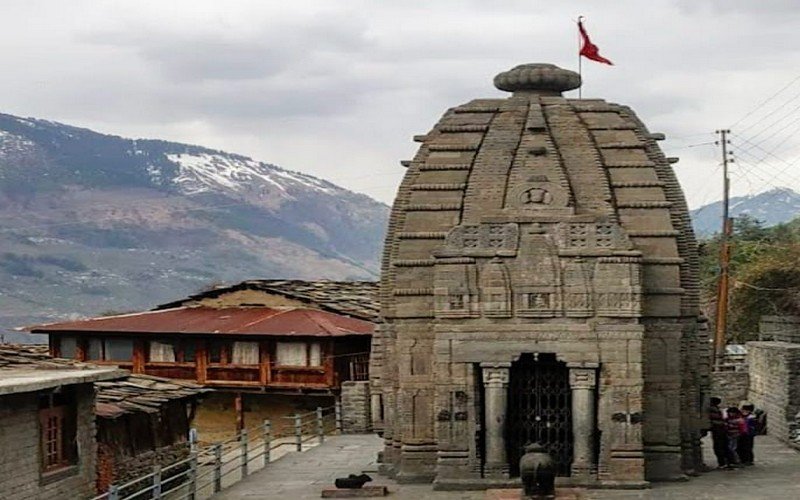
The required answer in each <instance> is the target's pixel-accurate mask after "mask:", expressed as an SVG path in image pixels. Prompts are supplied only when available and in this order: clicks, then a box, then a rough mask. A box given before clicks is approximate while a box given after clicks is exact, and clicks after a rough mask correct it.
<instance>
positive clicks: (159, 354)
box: [147, 339, 196, 363]
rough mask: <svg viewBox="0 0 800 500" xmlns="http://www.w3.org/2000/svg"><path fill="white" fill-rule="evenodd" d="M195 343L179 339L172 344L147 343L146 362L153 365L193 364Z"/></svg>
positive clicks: (153, 341)
mask: <svg viewBox="0 0 800 500" xmlns="http://www.w3.org/2000/svg"><path fill="white" fill-rule="evenodd" d="M195 353H196V348H195V341H194V340H191V339H181V340H177V341H174V342H159V341H155V340H151V341H150V342H148V349H147V356H148V358H147V359H148V361H152V362H154V363H194V361H195Z"/></svg>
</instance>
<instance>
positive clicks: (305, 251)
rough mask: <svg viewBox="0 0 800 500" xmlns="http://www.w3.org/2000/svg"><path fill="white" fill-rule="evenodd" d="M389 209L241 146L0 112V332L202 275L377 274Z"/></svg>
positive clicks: (142, 303)
mask: <svg viewBox="0 0 800 500" xmlns="http://www.w3.org/2000/svg"><path fill="white" fill-rule="evenodd" d="M387 218H388V207H387V206H386V205H384V204H382V203H379V202H377V201H374V200H372V199H370V198H369V197H367V196H365V195H362V194H357V193H354V192H351V191H348V190H346V189H343V188H341V187H339V186H336V185H335V184H332V183H330V182H327V181H324V180H322V179H318V178H316V177H313V176H310V175H306V174H302V173H299V172H293V171H290V170H286V169H283V168H280V167H278V166H276V165H272V164H269V163H264V162H260V161H257V160H254V159H252V158H248V157H245V156H242V155H237V154H232V153H226V152H224V151H216V150H212V149H208V148H204V147H201V146H193V145H188V144H179V143H174V142H166V141H160V140H147V139H135V140H134V139H126V138H122V137H117V136H111V135H104V134H100V133H97V132H93V131H91V130H88V129H83V128H77V127H72V126H69V125H64V124H60V123H55V122H50V121H46V120H39V119H33V118H20V117H16V116H12V115H5V114H0V304H1V305H2V307H0V332H1V331H2V327H3V326H5V327H6V328H7V327H9V326H15V325H18V324H25V323H30V322H31V321H41V320H49V319H55V318H62V317H67V316H68V315H70V314H83V315H86V314H97V313H99V312H102V311H106V310H116V311H120V310H133V309H140V308H143V307H148V306H152V305H154V304H157V303H159V302H165V301H170V300H174V299H177V298H180V297H181V296H182V295H184V294H187V293H191V292H195V291H197V290H198V289H200V288H202V287H204V286H207V285H209V284H210V283H212V282H220V281H223V282H231V281H236V280H241V279H248V278H267V277H287V278H288V277H296V278H308V279H312V278H313V279H319V278H331V279H336V278H339V279H347V278H370V277H372V278H374V277H376V276H377V272H378V260H379V253H380V248H381V246H382V243H383V242H382V239H383V234H384V231H385V225H386V221H387Z"/></svg>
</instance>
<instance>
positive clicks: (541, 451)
mask: <svg viewBox="0 0 800 500" xmlns="http://www.w3.org/2000/svg"><path fill="white" fill-rule="evenodd" d="M519 475H520V479H522V497H521V498H522V499H525V500H527V499H531V500H539V499H544V498H555V482H556V463H555V461H554V460H553V457H551V456H550V454H549V453H547V450H545V448H544V446H542V445H541V444H540V443H533V444H528V445H526V446H525V454H524V455H522V457H521V458H520V459H519Z"/></svg>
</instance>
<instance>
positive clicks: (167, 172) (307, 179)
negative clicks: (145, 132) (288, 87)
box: [0, 114, 800, 340]
mask: <svg viewBox="0 0 800 500" xmlns="http://www.w3.org/2000/svg"><path fill="white" fill-rule="evenodd" d="M721 208H722V205H721V203H720V202H715V203H711V204H709V205H706V206H703V207H700V208H698V209H696V210H693V211H692V213H691V215H692V220H693V223H694V226H695V230H696V232H697V233H698V235H699V236H700V237H707V236H710V235H711V234H713V233H714V232H717V231H718V228H719V225H720V221H719V219H720V217H721ZM388 214H389V207H387V206H386V205H385V204H383V203H379V202H377V201H375V200H373V199H371V198H369V197H367V196H365V195H363V194H357V193H354V192H352V191H348V190H347V189H343V188H341V187H339V186H336V185H334V184H332V183H330V182H327V181H325V180H322V179H319V178H316V177H313V176H310V175H306V174H302V173H299V172H294V171H291V170H286V169H284V168H281V167H279V166H276V165H272V164H269V163H264V162H261V161H257V160H254V159H252V158H248V157H246V156H242V155H238V154H233V153H227V152H224V151H217V150H213V149H209V148H204V147H201V146H193V145H189V144H180V143H176V142H168V141H162V140H150V139H126V138H122V137H117V136H113V135H106V134H101V133H97V132H94V131H91V130H88V129H85V128H78V127H73V126H69V125H64V124H61V123H56V122H52V121H47V120H41V119H35V118H21V117H17V116H12V115H7V114H0V335H1V336H3V338H4V339H5V340H19V339H23V340H29V337H26V336H24V335H23V334H19V333H14V332H13V331H12V328H14V327H17V326H20V325H30V324H34V323H40V322H46V321H56V320H61V319H71V318H75V317H79V316H87V315H97V314H103V313H110V312H127V311H133V310H141V309H144V308H149V307H152V306H154V305H157V304H159V303H164V302H170V301H173V300H177V299H180V298H182V297H184V296H186V295H188V294H191V293H195V292H198V291H200V290H202V289H205V288H208V287H210V286H213V285H215V284H220V283H232V282H237V281H241V280H245V279H256V278H300V279H303V278H304V279H322V278H328V279H376V278H377V276H378V269H379V256H380V250H381V247H382V244H383V236H384V231H385V228H386V224H387V221H388ZM743 214H747V215H750V216H752V217H754V218H756V219H759V220H761V221H762V222H764V223H765V225H768V226H769V225H774V224H777V223H780V222H785V221H788V220H791V219H792V218H794V217H795V216H797V215H798V214H800V194H798V193H796V192H794V191H792V190H791V189H785V188H782V189H775V190H772V191H767V192H764V193H761V194H758V195H753V196H745V197H735V198H733V199H732V200H731V215H732V216H733V217H737V216H740V215H743Z"/></svg>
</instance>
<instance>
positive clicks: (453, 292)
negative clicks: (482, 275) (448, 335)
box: [433, 263, 479, 318]
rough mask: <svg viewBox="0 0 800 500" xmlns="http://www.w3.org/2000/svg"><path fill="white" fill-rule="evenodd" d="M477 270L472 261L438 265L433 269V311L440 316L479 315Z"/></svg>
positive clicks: (468, 316)
mask: <svg viewBox="0 0 800 500" xmlns="http://www.w3.org/2000/svg"><path fill="white" fill-rule="evenodd" d="M478 290H479V289H478V271H477V267H476V266H475V264H473V263H469V264H462V263H457V264H446V265H438V266H436V269H435V271H434V289H433V293H434V301H435V312H436V315H437V316H438V317H441V318H470V317H476V316H478V315H479V310H478V301H479V291H478Z"/></svg>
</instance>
